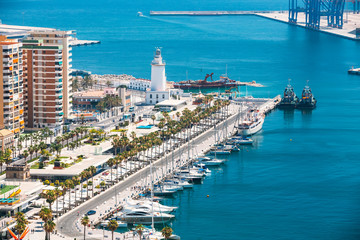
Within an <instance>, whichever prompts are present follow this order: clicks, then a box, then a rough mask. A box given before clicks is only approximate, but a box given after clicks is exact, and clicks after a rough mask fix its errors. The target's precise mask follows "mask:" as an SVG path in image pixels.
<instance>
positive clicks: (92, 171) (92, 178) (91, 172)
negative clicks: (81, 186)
mask: <svg viewBox="0 0 360 240" xmlns="http://www.w3.org/2000/svg"><path fill="white" fill-rule="evenodd" d="M89 172H90V174H91V182H92V183H93V184H92V197H94V176H95V174H96V172H97V170H96V167H94V166H90V167H89Z"/></svg>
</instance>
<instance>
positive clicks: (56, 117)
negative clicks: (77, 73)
mask: <svg viewBox="0 0 360 240" xmlns="http://www.w3.org/2000/svg"><path fill="white" fill-rule="evenodd" d="M22 51H23V69H24V107H25V114H24V118H25V126H26V127H27V128H30V129H34V128H35V129H38V128H44V127H49V128H51V129H53V130H54V131H56V133H57V132H60V131H61V125H62V123H63V116H64V112H63V47H62V45H58V46H45V45H44V40H28V39H26V40H23V47H22Z"/></svg>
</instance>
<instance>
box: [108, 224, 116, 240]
mask: <svg viewBox="0 0 360 240" xmlns="http://www.w3.org/2000/svg"><path fill="white" fill-rule="evenodd" d="M118 226H119V224H118V223H117V221H116V220H110V221H109V223H108V226H107V227H108V229H109V230H110V231H111V239H112V240H114V232H115V230H116V229H117V228H118Z"/></svg>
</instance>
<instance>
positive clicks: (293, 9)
mask: <svg viewBox="0 0 360 240" xmlns="http://www.w3.org/2000/svg"><path fill="white" fill-rule="evenodd" d="M346 1H350V2H353V3H354V6H355V2H360V0H346ZM298 3H299V4H298ZM358 6H359V5H358ZM344 8H345V0H289V23H295V24H296V23H297V18H298V13H299V12H304V13H305V23H306V27H308V28H313V29H319V28H320V17H321V16H326V17H327V23H328V26H329V27H333V28H340V29H341V28H342V27H343V23H344V21H343V15H344ZM354 9H355V8H354ZM354 11H355V10H354Z"/></svg>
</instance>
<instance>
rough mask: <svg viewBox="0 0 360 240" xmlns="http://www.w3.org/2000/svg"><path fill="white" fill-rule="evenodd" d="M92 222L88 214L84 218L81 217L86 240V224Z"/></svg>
mask: <svg viewBox="0 0 360 240" xmlns="http://www.w3.org/2000/svg"><path fill="white" fill-rule="evenodd" d="M89 223H90V219H89V217H88V216H84V217H83V218H82V219H81V225H83V226H84V240H85V237H86V226H87V225H88V224H89Z"/></svg>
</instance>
